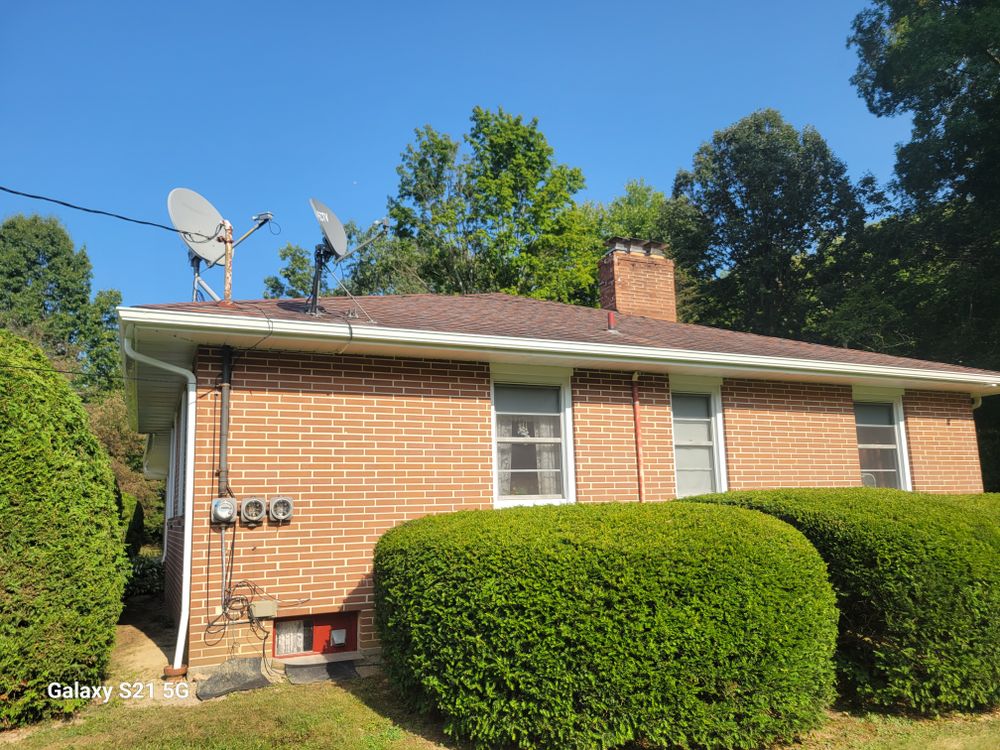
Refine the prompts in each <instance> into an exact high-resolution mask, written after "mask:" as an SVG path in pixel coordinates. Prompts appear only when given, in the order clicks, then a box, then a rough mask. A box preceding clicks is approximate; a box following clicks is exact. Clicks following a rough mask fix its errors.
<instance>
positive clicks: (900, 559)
mask: <svg viewBox="0 0 1000 750" xmlns="http://www.w3.org/2000/svg"><path fill="white" fill-rule="evenodd" d="M692 499H694V500H698V501H701V502H712V503H724V504H728V505H739V506H742V507H744V508H753V509H756V510H761V511H763V512H765V513H769V514H771V515H773V516H775V517H777V518H780V519H781V520H784V521H787V522H788V523H790V524H792V525H793V526H795V527H796V528H797V529H799V530H800V531H802V533H803V534H805V535H806V536H807V537H808V538H809V540H810V541H811V542H812V543H813V544H815V545H816V548H817V549H818V550H819V553H820V554H821V555H822V556H823V559H824V560H826V563H827V565H828V566H829V569H830V577H831V581H832V582H833V585H834V588H835V589H836V591H837V592H838V604H839V607H840V611H841V621H840V634H839V643H838V651H837V661H838V667H839V673H840V677H841V679H842V683H843V689H844V690H845V693H846V694H847V695H848V696H849V697H856V698H858V699H860V700H861V702H862V703H865V704H869V705H871V706H873V707H881V708H888V709H901V710H905V711H917V712H921V713H927V714H935V713H940V712H944V711H950V710H962V709H979V708H984V707H989V706H994V705H997V704H998V703H1000V524H998V523H997V520H998V518H1000V515H997V513H996V512H995V510H994V511H993V512H992V513H991V512H990V511H989V510H988V508H989V506H990V504H991V500H990V498H984V497H979V498H978V499H970V498H964V499H963V498H960V497H951V498H949V497H945V496H935V495H920V494H916V493H912V492H902V491H899V490H875V489H860V488H858V489H843V490H800V489H795V490H790V489H786V490H765V491H758V492H732V493H728V494H725V495H715V496H704V497H699V498H692ZM992 507H993V508H1000V506H998V505H996V504H995V503H993V504H992Z"/></svg>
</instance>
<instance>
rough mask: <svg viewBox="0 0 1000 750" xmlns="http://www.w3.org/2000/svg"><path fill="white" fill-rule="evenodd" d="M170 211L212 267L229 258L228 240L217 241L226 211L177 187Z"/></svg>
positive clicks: (196, 251) (189, 243)
mask: <svg viewBox="0 0 1000 750" xmlns="http://www.w3.org/2000/svg"><path fill="white" fill-rule="evenodd" d="M167 213H169V214H170V221H171V223H172V224H173V225H174V228H175V229H176V230H177V231H178V232H180V234H181V239H183V240H184V244H186V245H187V246H188V249H190V250H191V252H192V253H194V254H195V255H196V256H197V257H199V258H201V259H202V260H203V261H205V263H206V264H207V265H208V267H209V268H211V267H212V266H214V265H215V264H216V263H219V262H220V261H222V260H223V258H225V256H226V245H225V243H223V242H217V241H216V237H221V236H222V233H223V228H222V227H223V224H224V221H223V218H222V214H220V213H219V212H218V211H217V210H216V209H215V206H213V205H212V204H211V203H209V202H208V201H207V200H205V198H203V197H201V196H200V195H198V193H196V192H195V191H194V190H188V189H187V188H174V189H173V190H171V191H170V195H168V196H167ZM324 231H325V230H324Z"/></svg>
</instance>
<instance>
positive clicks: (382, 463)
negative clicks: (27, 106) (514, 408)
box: [189, 351, 492, 668]
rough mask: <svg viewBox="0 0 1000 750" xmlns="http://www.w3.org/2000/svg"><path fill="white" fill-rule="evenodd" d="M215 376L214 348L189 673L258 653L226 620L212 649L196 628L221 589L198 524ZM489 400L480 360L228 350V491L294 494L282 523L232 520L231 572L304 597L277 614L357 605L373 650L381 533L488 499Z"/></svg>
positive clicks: (205, 413)
mask: <svg viewBox="0 0 1000 750" xmlns="http://www.w3.org/2000/svg"><path fill="white" fill-rule="evenodd" d="M219 371H220V365H219V358H218V357H217V356H216V354H215V353H214V352H206V351H202V352H201V353H200V354H199V357H198V360H197V364H196V373H197V375H198V380H199V399H198V423H197V424H198V427H197V441H196V450H197V461H196V466H195V472H196V479H195V514H194V556H193V579H192V604H191V609H192V612H191V635H190V646H189V649H190V650H189V663H190V665H191V666H192V667H195V668H197V667H198V666H205V665H210V664H214V663H217V662H219V661H221V660H223V659H224V658H226V657H227V656H229V655H232V654H235V653H243V654H249V653H254V652H256V653H259V652H260V648H261V645H260V642H259V641H257V640H256V639H255V638H253V637H252V635H250V633H249V629H248V628H246V627H244V626H236V627H233V626H231V627H230V631H229V634H228V637H227V638H226V639H224V640H222V641H221V642H219V643H215V644H213V643H211V641H212V640H213V639H212V638H211V637H209V636H207V635H206V626H207V625H208V623H209V621H210V620H211V619H212V617H213V616H214V615H215V608H216V607H217V605H218V603H219V589H220V561H219V554H220V553H219V543H220V542H219V534H218V533H217V532H214V531H210V528H209V523H208V518H209V510H210V507H211V500H212V498H213V497H215V495H216V491H217V487H216V483H217V478H216V474H215V470H216V467H217V463H218V456H217V439H218V392H217V389H216V387H215V386H216V383H217V379H218V376H219ZM489 399H490V391H489V370H488V368H487V366H486V365H485V364H481V363H466V362H437V361H434V362H432V361H422V360H403V359H390V358H374V357H353V356H349V357H335V356H319V355H307V354H288V353H285V354H266V353H257V352H251V353H237V354H236V355H235V358H234V366H233V389H232V400H231V426H230V451H229V458H230V472H231V473H230V485H231V487H232V490H233V492H234V493H235V495H236V496H237V497H238V498H243V497H246V496H249V495H257V496H261V497H267V498H269V497H272V496H274V495H277V494H286V495H290V496H291V497H293V498H294V500H295V512H294V517H293V519H292V521H291V522H290V523H289V524H287V525H284V526H280V527H277V526H273V525H270V524H265V525H263V526H259V527H256V528H246V527H243V526H242V525H237V527H236V528H235V552H234V554H233V559H234V563H233V573H232V580H233V581H234V582H236V581H239V580H242V579H247V580H252V581H254V582H255V583H257V584H258V585H260V586H262V587H263V588H264V589H266V590H267V592H268V593H270V594H272V595H274V596H277V597H280V598H281V599H282V600H283V601H284V602H294V601H295V600H299V599H303V598H308V601H307V602H305V603H303V604H301V605H300V606H282V607H281V608H280V610H279V612H280V615H282V616H287V615H295V614H305V613H312V612H330V611H341V610H361V611H362V613H361V615H360V631H361V633H360V646H361V648H362V649H365V648H371V647H373V646H375V645H377V640H376V637H375V633H374V625H373V618H372V615H371V606H372V588H371V554H372V550H373V548H374V545H375V542H376V541H377V540H378V538H379V536H380V535H381V534H382V533H383V532H384V531H386V530H387V529H389V528H391V527H392V526H395V525H396V524H398V523H400V522H402V521H405V520H407V519H410V518H416V517H418V516H422V515H425V514H427V513H437V512H444V511H450V510H458V509H462V508H476V507H490V506H491V505H492V457H491V452H492V446H491V437H490V436H491V425H490V400H489ZM229 539H232V532H230V533H227V540H229ZM227 543H228V542H227ZM269 647H270V644H268V648H269Z"/></svg>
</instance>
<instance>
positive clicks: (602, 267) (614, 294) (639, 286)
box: [597, 250, 677, 321]
mask: <svg viewBox="0 0 1000 750" xmlns="http://www.w3.org/2000/svg"><path fill="white" fill-rule="evenodd" d="M597 282H598V288H599V290H600V294H601V307H603V308H605V309H606V310H617V311H618V312H620V313H623V314H628V315H645V316H646V317H647V318H657V319H658V320H671V321H676V320H677V298H676V292H675V289H674V262H673V261H672V260H670V259H669V258H665V257H664V256H663V255H662V254H659V255H658V254H650V255H645V254H643V253H641V252H631V253H628V252H622V251H620V250H615V251H612V252H610V253H608V254H607V255H605V256H604V257H603V258H601V260H600V263H599V264H598V267H597Z"/></svg>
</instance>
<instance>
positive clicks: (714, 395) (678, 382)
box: [668, 375, 729, 499]
mask: <svg viewBox="0 0 1000 750" xmlns="http://www.w3.org/2000/svg"><path fill="white" fill-rule="evenodd" d="M668 377H669V379H670V440H671V443H672V445H671V449H672V450H673V452H674V497H676V498H677V499H681V495H679V494H678V487H679V483H678V481H677V438H676V433H675V431H674V406H673V404H674V394H675V393H678V394H690V395H692V396H708V397H709V399H708V403H709V408H710V409H711V415H710V416H711V419H712V433H713V434H712V458H713V460H714V461H715V466H713V467H712V468H713V469H714V470H715V478H716V488H715V492H727V491H728V490H729V472H728V469H727V467H726V430H725V425H724V420H723V415H722V378H713V377H705V376H702V375H670V376H668ZM684 497H689V496H688V495H685V496H684Z"/></svg>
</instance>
